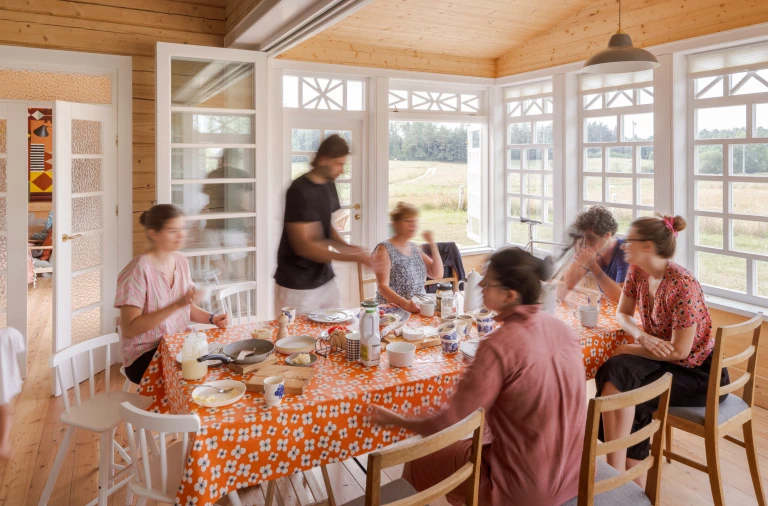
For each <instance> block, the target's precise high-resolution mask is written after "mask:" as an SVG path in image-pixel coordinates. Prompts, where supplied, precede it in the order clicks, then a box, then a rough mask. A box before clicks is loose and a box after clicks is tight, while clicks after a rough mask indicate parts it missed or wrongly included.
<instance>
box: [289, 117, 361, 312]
mask: <svg viewBox="0 0 768 506" xmlns="http://www.w3.org/2000/svg"><path fill="white" fill-rule="evenodd" d="M286 126H287V130H288V131H287V132H286V138H287V139H288V142H290V146H289V147H290V157H289V160H290V161H291V179H292V180H293V179H296V178H297V177H299V176H300V175H302V174H304V173H305V172H308V171H309V169H310V166H309V162H311V161H312V158H313V157H314V156H315V151H317V148H318V146H320V143H321V142H323V140H325V138H326V137H328V136H329V135H333V134H338V135H340V136H341V137H343V138H344V139H345V140H346V141H347V143H348V144H349V147H350V150H351V155H350V156H349V161H348V162H347V165H346V166H345V167H344V172H343V173H342V175H341V176H339V177H338V178H337V179H336V190H337V192H338V194H339V203H340V204H341V209H340V210H339V211H338V212H336V213H335V215H334V216H333V218H332V225H333V226H335V227H336V230H338V232H339V234H340V235H341V237H342V238H344V240H346V241H347V242H348V243H350V244H355V245H358V246H359V245H360V244H361V242H362V230H363V215H364V212H365V210H366V209H365V206H364V205H363V202H362V181H361V179H362V174H363V166H362V163H363V154H362V145H363V138H362V137H363V136H362V130H363V124H362V120H356V119H335V118H333V117H330V115H329V117H327V118H322V119H321V118H311V119H309V118H305V117H303V118H298V117H293V118H291V120H289V121H286ZM333 272H334V273H335V274H336V282H337V283H338V284H339V291H340V292H341V305H342V306H343V307H356V306H359V305H360V300H359V299H360V296H359V290H358V284H357V264H354V263H350V262H333Z"/></svg>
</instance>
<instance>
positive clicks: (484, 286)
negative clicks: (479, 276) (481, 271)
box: [480, 279, 507, 290]
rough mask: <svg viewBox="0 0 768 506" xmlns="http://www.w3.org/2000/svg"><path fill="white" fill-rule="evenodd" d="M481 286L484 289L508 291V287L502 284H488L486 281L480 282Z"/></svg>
mask: <svg viewBox="0 0 768 506" xmlns="http://www.w3.org/2000/svg"><path fill="white" fill-rule="evenodd" d="M480 286H481V287H482V288H501V289H502V290H506V289H507V287H506V286H504V285H502V284H499V283H493V284H490V283H487V282H486V281H485V280H484V279H483V280H481V281H480Z"/></svg>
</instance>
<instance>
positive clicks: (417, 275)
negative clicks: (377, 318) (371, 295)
mask: <svg viewBox="0 0 768 506" xmlns="http://www.w3.org/2000/svg"><path fill="white" fill-rule="evenodd" d="M408 245H409V246H410V248H411V254H410V255H403V254H402V253H401V252H400V251H399V250H398V249H397V248H395V247H394V246H393V245H392V243H390V242H389V241H384V242H382V243H381V244H379V245H378V246H377V248H380V247H382V246H383V247H385V248H386V249H387V253H388V254H389V260H390V262H391V263H392V268H391V269H390V270H389V287H390V288H391V289H392V290H394V291H395V293H396V294H398V295H399V296H401V297H403V298H405V299H408V300H411V297H413V296H414V295H417V294H423V293H426V292H425V291H424V283H425V282H426V281H427V266H426V265H424V260H423V259H422V258H421V250H420V249H419V247H418V246H416V245H415V244H414V243H412V242H411V243H408ZM376 302H378V303H379V304H387V303H388V301H387V300H386V299H385V298H384V297H383V296H382V295H381V294H380V293H379V291H378V290H377V291H376Z"/></svg>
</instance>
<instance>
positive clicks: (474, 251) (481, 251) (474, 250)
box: [459, 246, 494, 257]
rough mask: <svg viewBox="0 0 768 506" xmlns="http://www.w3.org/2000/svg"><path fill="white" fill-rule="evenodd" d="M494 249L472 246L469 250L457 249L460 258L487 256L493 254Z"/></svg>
mask: <svg viewBox="0 0 768 506" xmlns="http://www.w3.org/2000/svg"><path fill="white" fill-rule="evenodd" d="M493 252H494V249H493V248H489V247H488V246H472V247H470V248H459V253H461V256H462V257H469V256H473V255H488V254H490V253H493Z"/></svg>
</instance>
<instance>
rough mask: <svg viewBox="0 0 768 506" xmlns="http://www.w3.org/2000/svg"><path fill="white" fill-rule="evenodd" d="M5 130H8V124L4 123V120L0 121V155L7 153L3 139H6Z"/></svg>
mask: <svg viewBox="0 0 768 506" xmlns="http://www.w3.org/2000/svg"><path fill="white" fill-rule="evenodd" d="M7 128H8V123H6V121H5V120H4V119H0V153H7V152H8V151H6V147H5V144H6V141H5V139H6V137H7V134H6V130H7Z"/></svg>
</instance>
